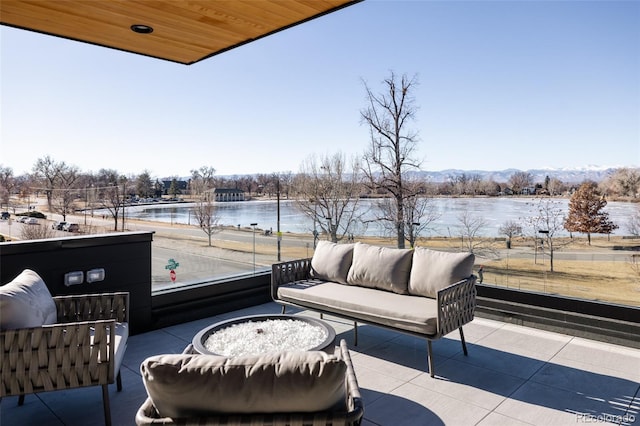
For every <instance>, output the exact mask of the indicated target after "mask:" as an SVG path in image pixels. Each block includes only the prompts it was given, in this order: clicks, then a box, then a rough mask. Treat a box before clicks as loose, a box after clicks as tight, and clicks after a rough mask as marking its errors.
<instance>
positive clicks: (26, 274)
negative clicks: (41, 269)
mask: <svg viewBox="0 0 640 426" xmlns="http://www.w3.org/2000/svg"><path fill="white" fill-rule="evenodd" d="M57 316H58V314H57V310H56V304H55V302H54V301H53V298H52V297H51V293H49V289H48V288H47V286H46V284H45V283H44V281H43V280H42V278H40V275H38V274H37V273H36V272H34V271H32V270H30V269H25V270H24V271H22V272H21V273H20V275H18V276H17V277H16V278H14V279H13V281H11V282H9V283H7V284H5V285H3V286H2V287H0V329H1V330H15V329H19V328H30V327H40V326H42V325H45V324H54V323H55V322H56V321H57Z"/></svg>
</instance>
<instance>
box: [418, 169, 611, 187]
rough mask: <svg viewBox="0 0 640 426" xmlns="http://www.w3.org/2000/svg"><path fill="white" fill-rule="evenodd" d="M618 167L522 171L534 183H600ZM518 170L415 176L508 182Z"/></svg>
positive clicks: (452, 172)
mask: <svg viewBox="0 0 640 426" xmlns="http://www.w3.org/2000/svg"><path fill="white" fill-rule="evenodd" d="M618 168H619V167H598V166H588V167H584V168H576V169H568V168H564V169H531V170H524V171H525V172H527V173H530V174H531V175H532V176H533V180H534V182H536V183H538V182H540V183H541V182H544V180H545V178H546V177H547V176H549V177H550V178H556V179H559V180H561V181H562V182H565V183H580V182H583V181H585V180H593V181H595V182H600V181H602V180H604V179H605V178H607V177H608V176H610V175H611V174H612V173H613V172H614V171H615V170H617V169H618ZM521 171H523V170H520V169H505V170H495V171H490V170H460V169H447V170H440V171H426V170H425V171H420V172H416V174H417V175H418V176H420V177H422V178H428V180H429V181H431V182H446V181H448V180H449V179H450V178H451V177H456V176H461V175H463V174H465V175H467V176H476V175H477V176H480V178H481V179H482V180H489V179H493V180H494V181H496V182H508V181H509V178H510V177H511V176H512V175H513V174H514V173H518V172H521Z"/></svg>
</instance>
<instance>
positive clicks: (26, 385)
mask: <svg viewBox="0 0 640 426" xmlns="http://www.w3.org/2000/svg"><path fill="white" fill-rule="evenodd" d="M53 299H54V302H55V304H56V309H57V322H56V324H52V325H45V326H42V327H35V328H22V329H17V330H4V331H2V332H0V347H1V348H2V369H1V371H2V387H1V389H0V390H1V391H2V394H1V395H0V397H4V396H18V405H22V404H23V403H24V396H25V395H26V394H33V393H38V392H47V391H55V390H63V389H73V388H80V387H85V386H97V385H101V386H102V400H103V406H104V417H105V423H106V424H107V425H110V424H111V408H110V405H109V391H108V386H107V385H108V384H111V383H113V382H114V381H117V389H118V391H121V390H122V380H121V377H120V371H118V372H117V374H116V372H115V371H114V370H115V357H114V350H115V347H114V346H115V345H114V342H115V326H116V322H121V323H128V322H129V293H126V292H116V293H103V294H91V295H73V296H56V297H54V298H53ZM114 376H115V377H114ZM114 379H115V380H114Z"/></svg>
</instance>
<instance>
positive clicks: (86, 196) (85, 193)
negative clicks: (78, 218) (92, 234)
mask: <svg viewBox="0 0 640 426" xmlns="http://www.w3.org/2000/svg"><path fill="white" fill-rule="evenodd" d="M88 198H89V191H88V190H87V187H86V186H85V187H84V226H87V207H88V201H89V200H88Z"/></svg>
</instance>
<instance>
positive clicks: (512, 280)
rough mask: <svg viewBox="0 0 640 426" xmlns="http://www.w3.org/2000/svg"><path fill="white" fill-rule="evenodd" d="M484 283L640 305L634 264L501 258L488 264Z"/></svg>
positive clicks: (637, 276)
mask: <svg viewBox="0 0 640 426" xmlns="http://www.w3.org/2000/svg"><path fill="white" fill-rule="evenodd" d="M484 271H485V272H484V283H485V284H488V285H492V284H495V285H498V286H504V287H509V288H517V289H521V290H529V291H536V292H542V293H551V294H559V295H564V296H572V297H578V298H582V299H590V300H601V301H607V302H613V303H620V304H624V305H632V306H640V275H639V274H638V271H637V269H636V268H634V266H633V265H632V264H631V262H624V261H617V262H605V261H577V260H556V261H555V262H554V271H553V272H549V260H548V259H545V260H544V264H543V261H542V260H541V259H538V263H537V264H536V263H534V261H533V260H532V259H508V260H507V259H500V260H497V261H492V262H487V263H485V264H484Z"/></svg>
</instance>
